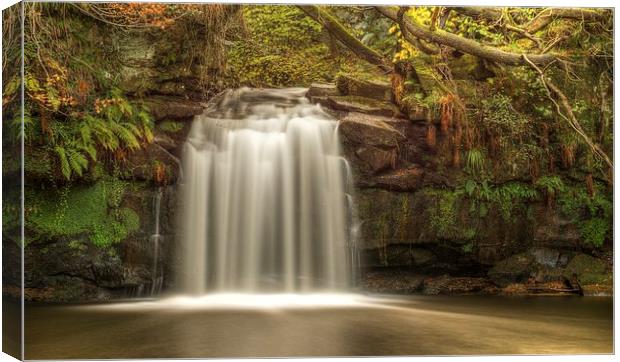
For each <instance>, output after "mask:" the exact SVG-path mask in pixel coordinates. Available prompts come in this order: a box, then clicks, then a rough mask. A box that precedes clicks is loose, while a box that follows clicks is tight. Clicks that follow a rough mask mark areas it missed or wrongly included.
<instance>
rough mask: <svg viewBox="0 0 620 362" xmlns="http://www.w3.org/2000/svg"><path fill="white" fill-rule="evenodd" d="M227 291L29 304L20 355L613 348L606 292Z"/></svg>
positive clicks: (504, 351)
mask: <svg viewBox="0 0 620 362" xmlns="http://www.w3.org/2000/svg"><path fill="white" fill-rule="evenodd" d="M233 297H234V298H239V297H240V296H239V295H235V296H233V295H220V296H218V297H215V296H213V298H211V299H209V298H206V297H205V298H206V299H202V298H186V297H181V298H173V299H164V300H163V301H144V302H139V303H110V304H95V305H76V306H29V307H27V310H26V327H27V331H28V333H26V348H27V349H26V357H27V358H28V359H44V358H58V359H66V358H155V357H169V358H172V357H196V358H200V357H203V358H206V357H269V356H275V357H285V356H375V355H462V354H574V353H611V352H612V348H613V347H612V346H613V344H612V325H613V319H612V300H611V298H577V297H571V298H557V297H556V298H553V297H550V298H549V297H537V298H501V297H474V296H470V297H447V298H443V297H422V296H416V297H410V298H404V297H398V298H395V297H376V296H373V297H359V296H354V295H347V294H345V295H332V296H331V298H332V299H331V300H330V299H329V298H327V296H323V297H325V298H326V299H320V300H319V299H318V297H317V299H315V300H314V301H312V298H310V299H307V300H306V302H305V304H304V302H302V300H303V299H304V298H302V297H301V296H299V295H297V296H294V295H288V296H286V297H284V296H283V295H280V296H278V297H277V298H276V296H273V295H271V296H264V299H263V300H262V301H261V300H260V298H259V299H254V300H252V301H251V302H252V303H258V305H259V306H260V305H261V302H262V304H263V306H262V307H256V305H254V306H253V307H252V308H250V307H248V306H243V305H242V304H243V302H238V305H236V306H234V305H231V304H230V302H231V300H230V298H233ZM256 297H258V296H256ZM306 297H307V296H306ZM218 298H219V299H218ZM287 298H288V299H287ZM278 299H279V300H280V303H281V305H280V306H278V305H277V303H276V302H277V301H278ZM285 302H286V303H285ZM295 302H298V304H299V305H298V306H294V305H293V304H295ZM311 302H312V303H314V305H312V303H311ZM248 303H249V301H248ZM272 303H276V304H272ZM225 304H228V306H226V305H225ZM233 304H234V303H233ZM285 304H286V306H285ZM183 305H186V306H188V307H182V306H183Z"/></svg>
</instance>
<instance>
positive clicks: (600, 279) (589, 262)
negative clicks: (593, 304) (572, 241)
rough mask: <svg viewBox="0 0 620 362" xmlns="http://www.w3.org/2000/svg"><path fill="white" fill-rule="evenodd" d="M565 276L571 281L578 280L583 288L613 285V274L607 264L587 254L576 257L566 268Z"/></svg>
mask: <svg viewBox="0 0 620 362" xmlns="http://www.w3.org/2000/svg"><path fill="white" fill-rule="evenodd" d="M564 275H565V276H566V277H567V278H569V279H572V278H576V279H577V281H578V282H579V285H580V286H582V288H583V286H584V285H597V284H598V285H611V284H612V283H613V279H612V274H611V272H610V271H608V268H607V265H605V262H603V261H602V260H601V259H598V258H595V257H593V256H590V255H587V254H577V255H575V256H574V257H573V258H572V259H571V261H570V262H569V263H568V265H567V266H566V269H565V271H564Z"/></svg>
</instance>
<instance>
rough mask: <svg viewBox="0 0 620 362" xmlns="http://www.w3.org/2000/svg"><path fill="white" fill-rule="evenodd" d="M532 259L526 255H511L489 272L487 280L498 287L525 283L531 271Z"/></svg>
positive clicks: (529, 255)
mask: <svg viewBox="0 0 620 362" xmlns="http://www.w3.org/2000/svg"><path fill="white" fill-rule="evenodd" d="M533 263H534V257H533V256H532V255H531V254H528V253H522V254H517V255H513V256H511V257H509V258H507V259H504V260H502V261H500V262H498V263H497V264H495V265H494V266H493V267H492V268H491V269H490V270H489V273H488V275H489V278H490V279H491V280H492V281H493V283H495V284H496V285H499V286H500V287H506V286H508V285H510V284H513V283H521V282H524V281H527V279H528V278H529V277H530V274H531V271H532V265H533Z"/></svg>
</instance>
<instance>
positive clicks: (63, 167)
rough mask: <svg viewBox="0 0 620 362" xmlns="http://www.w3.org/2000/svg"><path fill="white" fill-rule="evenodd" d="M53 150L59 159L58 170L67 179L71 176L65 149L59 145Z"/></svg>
mask: <svg viewBox="0 0 620 362" xmlns="http://www.w3.org/2000/svg"><path fill="white" fill-rule="evenodd" d="M54 151H55V152H56V154H57V155H58V159H59V160H60V171H61V172H62V175H63V176H65V178H66V179H67V180H69V179H70V178H71V166H70V165H69V160H68V159H67V152H66V150H65V149H64V148H63V147H61V146H56V147H54Z"/></svg>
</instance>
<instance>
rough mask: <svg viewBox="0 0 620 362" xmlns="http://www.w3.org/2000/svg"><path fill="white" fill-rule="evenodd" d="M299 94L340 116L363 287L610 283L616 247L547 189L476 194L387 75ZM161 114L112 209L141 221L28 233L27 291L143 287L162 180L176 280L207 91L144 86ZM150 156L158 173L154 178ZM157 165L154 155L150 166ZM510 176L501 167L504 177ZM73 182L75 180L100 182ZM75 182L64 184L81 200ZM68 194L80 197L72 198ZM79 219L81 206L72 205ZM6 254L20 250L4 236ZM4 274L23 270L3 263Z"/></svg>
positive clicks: (595, 286)
mask: <svg viewBox="0 0 620 362" xmlns="http://www.w3.org/2000/svg"><path fill="white" fill-rule="evenodd" d="M307 97H308V98H309V99H310V100H311V101H312V102H316V103H319V104H321V105H322V106H323V107H324V109H325V110H326V111H327V112H328V113H330V114H332V115H333V116H334V117H335V118H337V119H338V120H339V126H338V131H339V133H340V136H341V141H342V143H343V147H344V154H345V157H346V158H347V159H348V160H349V161H350V163H351V165H352V168H353V172H354V174H355V179H356V186H357V187H356V195H355V199H356V205H357V212H358V218H359V221H360V225H361V230H360V231H361V232H360V239H359V240H358V246H359V249H360V253H361V261H362V265H361V266H362V269H363V272H362V274H361V279H360V280H359V284H358V289H359V290H361V291H369V292H385V293H425V294H455V293H456V294H461V293H504V294H514V293H516V294H528V293H575V294H587V295H596V294H608V293H610V292H611V280H612V279H611V253H610V251H609V250H608V249H605V248H603V249H597V248H594V247H592V246H591V245H588V244H587V243H585V242H584V241H583V239H582V237H581V235H580V233H579V230H578V229H577V227H576V226H575V223H574V222H573V221H571V220H569V219H567V218H566V217H565V216H563V215H562V214H561V212H559V211H558V209H557V208H554V207H550V206H549V205H548V204H547V203H546V202H544V200H542V199H538V200H530V201H527V202H523V201H522V200H521V201H517V200H511V201H510V202H511V203H510V204H508V205H506V204H499V203H493V202H488V203H484V204H483V203H481V200H477V199H476V197H474V196H473V195H471V194H469V193H468V190H467V189H466V188H465V187H464V186H462V180H461V179H460V176H461V172H460V171H459V170H457V169H455V168H452V167H449V166H444V163H443V162H444V161H445V160H443V158H444V157H445V156H444V155H443V153H442V147H445V143H446V142H447V140H446V138H445V137H442V136H441V135H438V137H437V141H436V143H435V144H434V145H432V146H430V145H428V142H427V127H428V124H429V122H438V120H430V121H429V120H428V119H427V117H426V113H425V112H418V113H411V114H409V115H407V116H405V115H403V114H402V113H401V111H400V110H399V109H398V108H397V107H396V106H395V105H394V104H392V103H391V102H390V98H391V93H390V88H389V86H388V85H387V84H383V83H380V82H369V81H360V80H357V79H354V78H350V77H341V78H340V81H339V84H338V85H334V84H314V85H313V86H312V87H311V88H310V89H309V91H308V93H307ZM145 102H149V104H150V106H151V111H152V112H153V114H154V115H155V119H156V121H157V124H158V125H160V126H161V124H162V123H163V122H170V121H171V120H174V122H175V124H177V127H175V128H174V129H162V127H157V126H156V128H155V129H156V133H155V141H154V142H153V144H151V145H149V146H148V147H147V148H146V149H144V150H141V151H138V152H136V153H134V154H131V155H130V156H129V158H128V161H127V162H128V165H131V166H130V167H129V168H128V169H130V170H131V172H129V173H126V174H125V175H124V177H123V179H124V180H123V181H121V182H122V185H121V187H120V188H121V189H122V191H121V192H122V197H121V200H120V201H119V203H118V205H116V207H117V208H129V209H131V210H133V211H134V212H135V213H136V214H137V215H138V218H139V226H137V227H136V228H135V230H133V231H132V232H130V233H129V236H127V237H125V238H123V240H120V241H119V242H118V243H114V244H113V245H111V246H109V247H107V248H101V247H99V246H96V245H93V243H92V242H89V236H88V233H83V234H82V235H81V236H80V235H77V236H74V237H71V238H68V237H63V236H61V235H59V236H57V237H40V236H39V237H36V238H33V241H31V242H30V243H28V245H27V246H26V249H25V250H26V257H25V260H26V271H27V272H26V299H27V300H33V301H37V300H48V301H49V300H53V301H77V300H105V299H110V298H121V297H129V296H138V297H149V296H152V294H151V291H152V288H153V283H154V281H155V280H156V277H157V276H156V275H154V274H153V273H155V272H154V264H155V260H154V245H153V242H152V240H151V235H152V234H153V233H154V228H155V226H154V225H155V223H156V220H155V217H156V215H155V213H154V210H155V206H154V202H155V200H156V195H157V193H158V192H160V191H161V192H162V197H161V214H160V215H159V217H160V219H159V222H160V234H162V235H163V242H161V244H160V245H161V246H160V250H158V260H157V261H156V262H157V265H158V267H159V268H160V271H161V272H162V273H163V290H164V291H166V290H170V289H171V288H173V287H174V278H173V277H172V276H173V275H174V273H175V268H176V267H177V266H178V264H179V262H178V256H177V255H176V254H175V243H177V242H178V240H177V239H176V238H175V235H174V233H175V228H176V226H175V224H176V215H175V214H176V212H177V206H178V205H177V195H176V189H177V187H176V186H175V184H176V183H177V182H178V181H179V177H182V176H181V174H182V172H181V171H180V168H179V164H178V159H179V158H180V157H181V153H180V152H181V146H182V144H183V142H184V140H185V138H186V134H187V132H188V129H189V125H190V123H191V120H192V119H193V115H195V114H198V113H200V112H202V109H203V106H204V104H201V103H199V102H198V101H191V100H181V99H179V98H178V97H175V96H172V97H170V96H165V95H156V96H152V97H149V98H146V100H145ZM153 165H161V167H162V168H163V170H164V174H165V176H162V177H161V179H156V177H154V176H153V175H154V173H153ZM158 167H159V166H158ZM514 180H518V179H513V180H511V179H510V178H507V179H506V180H504V185H510V183H511V182H512V181H514ZM104 182H105V181H98V183H95V186H82V189H90V188H94V187H96V185H99V184H100V183H104ZM79 189H80V188H76V189H75V190H74V189H72V190H71V191H70V192H69V196H68V198H69V199H70V200H69V202H79V201H77V198H78V196H77V193H78V191H79ZM71 198H76V199H75V200H73V199H71ZM75 217H76V218H77V217H79V215H76V216H75ZM4 252H5V255H6V256H5V257H9V258H12V257H18V255H19V254H18V253H19V249H18V248H17V245H16V244H15V245H13V246H12V247H7V246H6V245H5V249H4ZM4 273H5V275H7V276H8V278H9V280H15V282H17V280H18V277H19V275H18V274H15V272H14V271H10V270H6V269H5V270H4Z"/></svg>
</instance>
